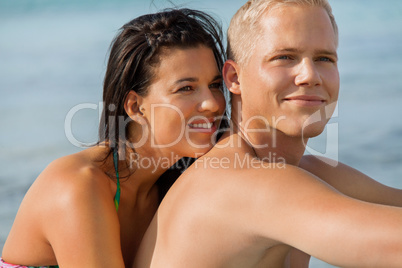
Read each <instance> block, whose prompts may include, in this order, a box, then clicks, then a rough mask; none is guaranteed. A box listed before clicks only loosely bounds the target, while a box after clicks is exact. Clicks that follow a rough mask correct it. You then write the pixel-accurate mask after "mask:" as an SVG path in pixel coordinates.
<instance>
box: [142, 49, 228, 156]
mask: <svg viewBox="0 0 402 268" xmlns="http://www.w3.org/2000/svg"><path fill="white" fill-rule="evenodd" d="M154 72H155V77H154V79H153V82H152V84H151V86H150V87H149V92H148V94H147V95H146V96H145V97H143V99H142V104H141V106H142V107H143V108H144V110H143V116H144V117H145V118H146V120H147V123H148V127H149V129H150V133H149V135H148V137H149V138H150V139H151V140H150V145H151V147H152V148H154V149H156V150H162V151H165V152H166V153H169V154H170V153H174V154H175V155H179V156H190V157H198V156H200V155H202V154H204V153H206V152H207V151H208V150H210V149H211V148H212V146H213V144H214V141H215V139H216V131H217V129H218V127H219V124H220V121H221V116H222V114H223V112H224V109H225V99H224V96H223V92H222V91H221V87H222V77H221V75H220V72H219V70H218V67H217V64H216V61H215V57H214V54H213V52H212V50H211V49H209V48H207V47H205V46H198V47H195V48H187V49H182V48H171V49H165V50H164V51H163V52H162V55H161V57H160V63H159V66H158V67H156V69H155V70H154Z"/></svg>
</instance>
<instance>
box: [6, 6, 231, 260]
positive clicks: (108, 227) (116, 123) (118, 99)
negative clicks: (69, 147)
mask: <svg viewBox="0 0 402 268" xmlns="http://www.w3.org/2000/svg"><path fill="white" fill-rule="evenodd" d="M220 35H221V32H220V30H219V27H218V25H217V23H216V22H215V21H214V20H213V19H212V18H211V17H210V16H208V15H206V14H204V13H202V12H199V11H195V10H189V9H179V10H170V11H165V12H160V13H156V14H150V15H144V16H141V17H138V18H136V19H134V20H132V21H130V22H129V23H127V24H125V25H124V26H123V27H122V29H121V31H120V33H119V34H118V36H117V37H116V38H115V40H114V41H113V43H112V47H111V52H110V57H109V62H108V66H107V71H106V75H105V81H104V92H103V101H104V111H103V114H102V120H101V123H100V140H99V142H98V144H97V146H94V147H92V148H88V149H86V150H83V151H82V152H79V153H76V154H73V155H69V156H65V157H62V158H60V159H57V160H55V161H54V162H52V163H51V164H50V165H49V166H48V167H47V168H46V169H45V170H44V171H43V172H42V173H41V174H40V176H39V177H38V178H37V180H36V181H35V182H34V183H33V185H32V186H31V188H30V189H29V191H28V192H27V194H26V196H25V198H24V200H23V202H22V204H21V206H20V209H19V211H18V214H17V216H16V219H15V222H14V225H13V227H12V229H11V231H10V234H9V237H8V239H7V241H6V243H5V245H4V249H3V255H2V257H3V260H2V261H1V265H2V266H6V267H24V266H57V265H59V266H61V267H130V266H131V265H132V263H133V259H134V256H135V253H136V251H137V248H138V246H139V243H140V241H141V239H142V237H143V234H144V232H145V230H146V229H147V227H148V225H149V223H150V221H151V219H152V217H153V215H154V213H155V211H156V209H157V207H158V205H159V203H160V196H161V195H163V189H161V187H160V186H159V184H157V180H158V178H159V177H160V176H161V175H162V174H163V173H164V172H165V171H166V170H168V168H169V167H170V166H171V165H173V164H174V163H175V162H177V160H178V159H180V158H182V157H197V156H200V155H202V154H204V153H206V152H207V151H208V150H209V149H210V148H211V147H212V146H213V143H214V141H215V140H216V134H217V132H218V131H217V129H218V127H219V125H220V121H221V116H222V114H223V112H224V108H225V101H224V97H223V92H222V87H221V86H222V79H221V74H220V70H221V68H222V64H223V59H222V55H223V46H222V43H221V41H220ZM123 178H124V180H123ZM161 193H162V194H161ZM10 263H18V264H19V265H21V266H18V265H12V264H10Z"/></svg>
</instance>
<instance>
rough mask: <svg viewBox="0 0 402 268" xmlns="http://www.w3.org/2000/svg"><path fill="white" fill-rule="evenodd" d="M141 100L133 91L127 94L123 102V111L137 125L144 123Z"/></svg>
mask: <svg viewBox="0 0 402 268" xmlns="http://www.w3.org/2000/svg"><path fill="white" fill-rule="evenodd" d="M142 101H143V98H142V97H141V96H140V95H138V94H137V92H135V91H134V90H130V92H128V94H127V96H126V99H125V101H124V110H125V111H126V113H127V115H128V116H129V117H130V118H131V119H132V120H134V121H135V122H137V123H139V124H141V125H142V124H143V123H144V111H145V109H144V108H143V107H142V106H141V104H142Z"/></svg>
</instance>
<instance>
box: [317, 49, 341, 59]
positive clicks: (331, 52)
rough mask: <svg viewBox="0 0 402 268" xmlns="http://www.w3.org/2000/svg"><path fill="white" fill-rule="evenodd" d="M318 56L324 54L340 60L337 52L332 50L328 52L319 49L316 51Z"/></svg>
mask: <svg viewBox="0 0 402 268" xmlns="http://www.w3.org/2000/svg"><path fill="white" fill-rule="evenodd" d="M315 53H316V54H324V55H331V56H333V57H335V58H338V53H336V51H332V50H326V49H319V50H316V51H315Z"/></svg>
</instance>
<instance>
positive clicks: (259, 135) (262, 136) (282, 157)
mask: <svg viewBox="0 0 402 268" xmlns="http://www.w3.org/2000/svg"><path fill="white" fill-rule="evenodd" d="M235 132H237V133H238V134H239V135H240V136H242V137H243V138H244V139H245V140H246V142H247V143H248V144H249V146H250V147H252V149H253V150H254V152H255V154H256V156H257V157H258V158H260V159H266V160H267V161H270V162H278V161H280V162H282V161H285V162H286V164H291V165H295V166H298V165H299V162H300V160H301V158H302V156H303V154H304V151H305V144H307V139H303V138H302V137H292V136H288V135H286V134H285V133H283V132H281V131H279V130H276V129H270V131H263V132H256V131H253V132H245V131H240V130H239V129H235Z"/></svg>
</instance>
